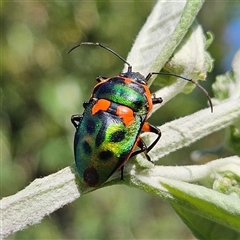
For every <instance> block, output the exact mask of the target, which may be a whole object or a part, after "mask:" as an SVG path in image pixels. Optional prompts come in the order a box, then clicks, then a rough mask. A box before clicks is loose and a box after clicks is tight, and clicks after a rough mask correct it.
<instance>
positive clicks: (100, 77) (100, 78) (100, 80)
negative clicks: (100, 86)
mask: <svg viewBox="0 0 240 240" xmlns="http://www.w3.org/2000/svg"><path fill="white" fill-rule="evenodd" d="M105 79H107V77H102V76H97V77H96V80H97V82H102V81H104V80H105Z"/></svg>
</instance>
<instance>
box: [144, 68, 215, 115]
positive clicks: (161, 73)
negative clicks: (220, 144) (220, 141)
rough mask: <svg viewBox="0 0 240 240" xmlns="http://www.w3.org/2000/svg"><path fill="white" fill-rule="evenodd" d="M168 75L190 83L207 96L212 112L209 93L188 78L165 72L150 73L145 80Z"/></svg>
mask: <svg viewBox="0 0 240 240" xmlns="http://www.w3.org/2000/svg"><path fill="white" fill-rule="evenodd" d="M154 74H156V75H159V74H160V75H169V76H174V77H178V78H182V79H183V80H186V81H188V82H191V83H193V84H194V85H196V86H197V87H198V88H199V89H200V90H201V91H202V92H203V93H204V94H205V95H206V96H207V99H208V102H209V105H210V108H211V112H213V104H212V100H211V98H210V96H209V93H208V92H207V90H206V89H205V88H204V87H202V86H201V85H200V84H198V83H197V82H196V81H194V80H192V79H189V78H185V77H182V76H179V75H177V74H174V73H165V72H151V73H149V74H148V75H147V77H146V80H149V78H151V76H152V75H154Z"/></svg>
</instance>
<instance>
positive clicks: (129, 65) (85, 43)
mask: <svg viewBox="0 0 240 240" xmlns="http://www.w3.org/2000/svg"><path fill="white" fill-rule="evenodd" d="M82 45H94V46H98V47H101V48H103V49H105V50H107V51H109V52H111V53H112V54H114V55H115V56H116V57H118V58H119V59H121V60H122V61H123V62H124V63H125V64H127V65H128V72H132V66H131V64H129V63H128V62H127V61H126V60H125V59H124V58H123V57H121V56H120V55H119V54H118V53H116V52H115V51H113V50H112V49H111V48H108V47H106V46H104V45H102V44H101V43H98V42H96V43H93V42H82V43H79V44H77V45H76V46H74V47H72V48H71V49H70V50H69V51H68V52H67V53H70V52H72V51H73V50H74V49H76V48H78V47H80V46H82Z"/></svg>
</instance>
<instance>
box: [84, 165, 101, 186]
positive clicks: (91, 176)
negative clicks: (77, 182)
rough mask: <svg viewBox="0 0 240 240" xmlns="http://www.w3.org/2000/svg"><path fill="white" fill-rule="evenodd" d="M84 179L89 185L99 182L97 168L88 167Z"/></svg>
mask: <svg viewBox="0 0 240 240" xmlns="http://www.w3.org/2000/svg"><path fill="white" fill-rule="evenodd" d="M83 179H84V181H85V183H86V184H87V185H88V186H89V187H95V186H96V185H97V184H98V183H99V174H98V172H97V170H96V168H94V167H89V168H87V169H86V170H85V171H84V173H83Z"/></svg>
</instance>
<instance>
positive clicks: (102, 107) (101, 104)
mask: <svg viewBox="0 0 240 240" xmlns="http://www.w3.org/2000/svg"><path fill="white" fill-rule="evenodd" d="M110 105H111V102H110V101H108V100H106V99H99V100H98V101H97V103H96V104H94V106H93V107H92V114H93V115H94V114H95V113H97V112H98V111H107V110H108V108H109V107H110Z"/></svg>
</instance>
